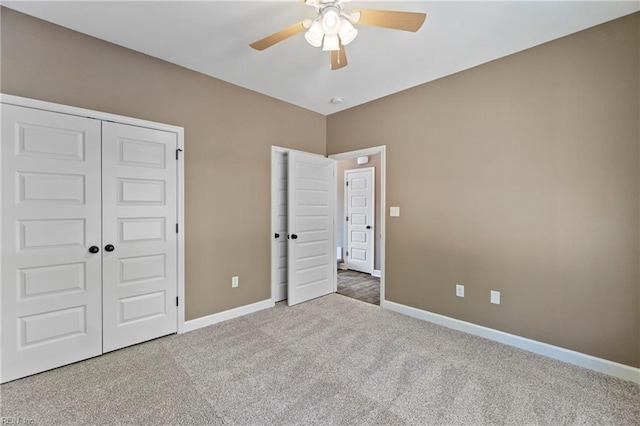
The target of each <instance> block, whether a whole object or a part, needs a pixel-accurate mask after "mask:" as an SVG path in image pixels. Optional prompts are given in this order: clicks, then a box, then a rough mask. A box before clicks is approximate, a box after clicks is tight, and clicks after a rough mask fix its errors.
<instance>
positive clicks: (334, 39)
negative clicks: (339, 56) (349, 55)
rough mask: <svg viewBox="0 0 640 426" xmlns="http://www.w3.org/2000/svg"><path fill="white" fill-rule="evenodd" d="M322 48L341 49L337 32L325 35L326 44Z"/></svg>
mask: <svg viewBox="0 0 640 426" xmlns="http://www.w3.org/2000/svg"><path fill="white" fill-rule="evenodd" d="M322 50H324V51H325V52H327V51H333V50H340V39H339V38H338V35H337V34H325V36H324V46H323V47H322Z"/></svg>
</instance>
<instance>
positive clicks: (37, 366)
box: [0, 105, 102, 382]
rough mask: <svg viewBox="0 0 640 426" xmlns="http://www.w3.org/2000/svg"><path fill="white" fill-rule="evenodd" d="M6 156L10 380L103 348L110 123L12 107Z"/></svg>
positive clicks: (5, 373)
mask: <svg viewBox="0 0 640 426" xmlns="http://www.w3.org/2000/svg"><path fill="white" fill-rule="evenodd" d="M0 153H1V154H0V155H1V157H2V158H1V163H0V164H1V167H2V220H1V224H2V225H1V226H2V228H1V231H0V232H1V235H2V260H1V268H0V269H1V271H2V275H1V278H2V283H1V289H0V290H1V299H2V301H1V303H2V350H1V358H2V363H1V368H0V375H1V381H2V382H6V381H9V380H13V379H17V378H20V377H24V376H28V375H30V374H34V373H38V372H40V371H44V370H48V369H51V368H55V367H59V366H61V365H65V364H69V363H72V362H76V361H79V360H82V359H86V358H89V357H93V356H96V355H99V354H101V353H102V311H101V308H102V306H101V297H102V295H101V273H102V272H101V259H100V256H101V254H102V250H100V251H98V252H96V253H92V252H91V251H90V248H91V247H92V246H93V247H95V248H94V249H93V250H99V249H100V246H101V235H100V233H101V226H100V220H101V219H100V218H101V211H100V209H101V207H100V121H98V120H92V119H88V118H81V117H75V116H70V115H65V114H58V113H52V112H45V111H40V110H35V109H30V108H23V107H16V106H11V105H2V143H1V151H0ZM93 250H92V251H93Z"/></svg>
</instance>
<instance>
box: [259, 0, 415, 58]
mask: <svg viewBox="0 0 640 426" xmlns="http://www.w3.org/2000/svg"><path fill="white" fill-rule="evenodd" d="M301 1H303V2H304V3H305V4H306V5H307V6H311V7H313V8H314V9H315V10H316V14H317V16H316V18H315V19H305V20H304V21H301V22H298V23H297V24H294V25H291V26H290V27H287V28H285V29H283V30H281V31H278V32H276V33H273V34H271V35H270V36H267V37H265V38H263V39H261V40H258V41H256V42H254V43H251V44H250V45H249V46H251V47H252V48H254V49H256V50H264V49H266V48H267V47H271V46H273V45H274V44H276V43H279V42H281V41H283V40H285V39H287V38H289V37H291V36H293V35H295V34H298V33H300V32H302V31H305V30H306V31H307V32H306V33H305V35H304V37H305V39H306V40H307V42H309V44H310V45H312V46H313V47H320V46H322V50H324V51H328V52H329V54H330V56H331V69H332V70H337V69H340V68H343V67H345V66H346V65H347V55H346V53H345V50H344V46H346V45H347V44H349V43H351V42H352V41H353V40H354V39H355V38H356V36H357V35H358V30H356V29H355V28H354V26H353V24H358V25H370V26H373V27H383V28H390V29H393V30H403V31H412V32H416V31H418V30H419V29H420V27H421V26H422V24H423V23H424V20H425V18H426V17H427V14H426V13H418V12H399V11H392V10H372V9H360V10H354V11H353V12H346V11H345V10H344V3H347V2H349V1H350V0H301Z"/></svg>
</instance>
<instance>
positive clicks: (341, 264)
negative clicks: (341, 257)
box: [338, 262, 349, 271]
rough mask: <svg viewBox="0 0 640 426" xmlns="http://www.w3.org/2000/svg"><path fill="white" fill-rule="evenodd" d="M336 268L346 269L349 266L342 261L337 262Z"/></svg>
mask: <svg viewBox="0 0 640 426" xmlns="http://www.w3.org/2000/svg"><path fill="white" fill-rule="evenodd" d="M338 269H340V270H341V271H348V270H349V268H347V264H346V263H344V262H342V263H338Z"/></svg>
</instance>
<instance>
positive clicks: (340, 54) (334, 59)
mask: <svg viewBox="0 0 640 426" xmlns="http://www.w3.org/2000/svg"><path fill="white" fill-rule="evenodd" d="M329 53H331V70H332V71H335V70H339V69H340V68H344V67H346V66H347V52H345V50H344V46H343V45H342V43H340V50H332V51H331V52H329Z"/></svg>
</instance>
